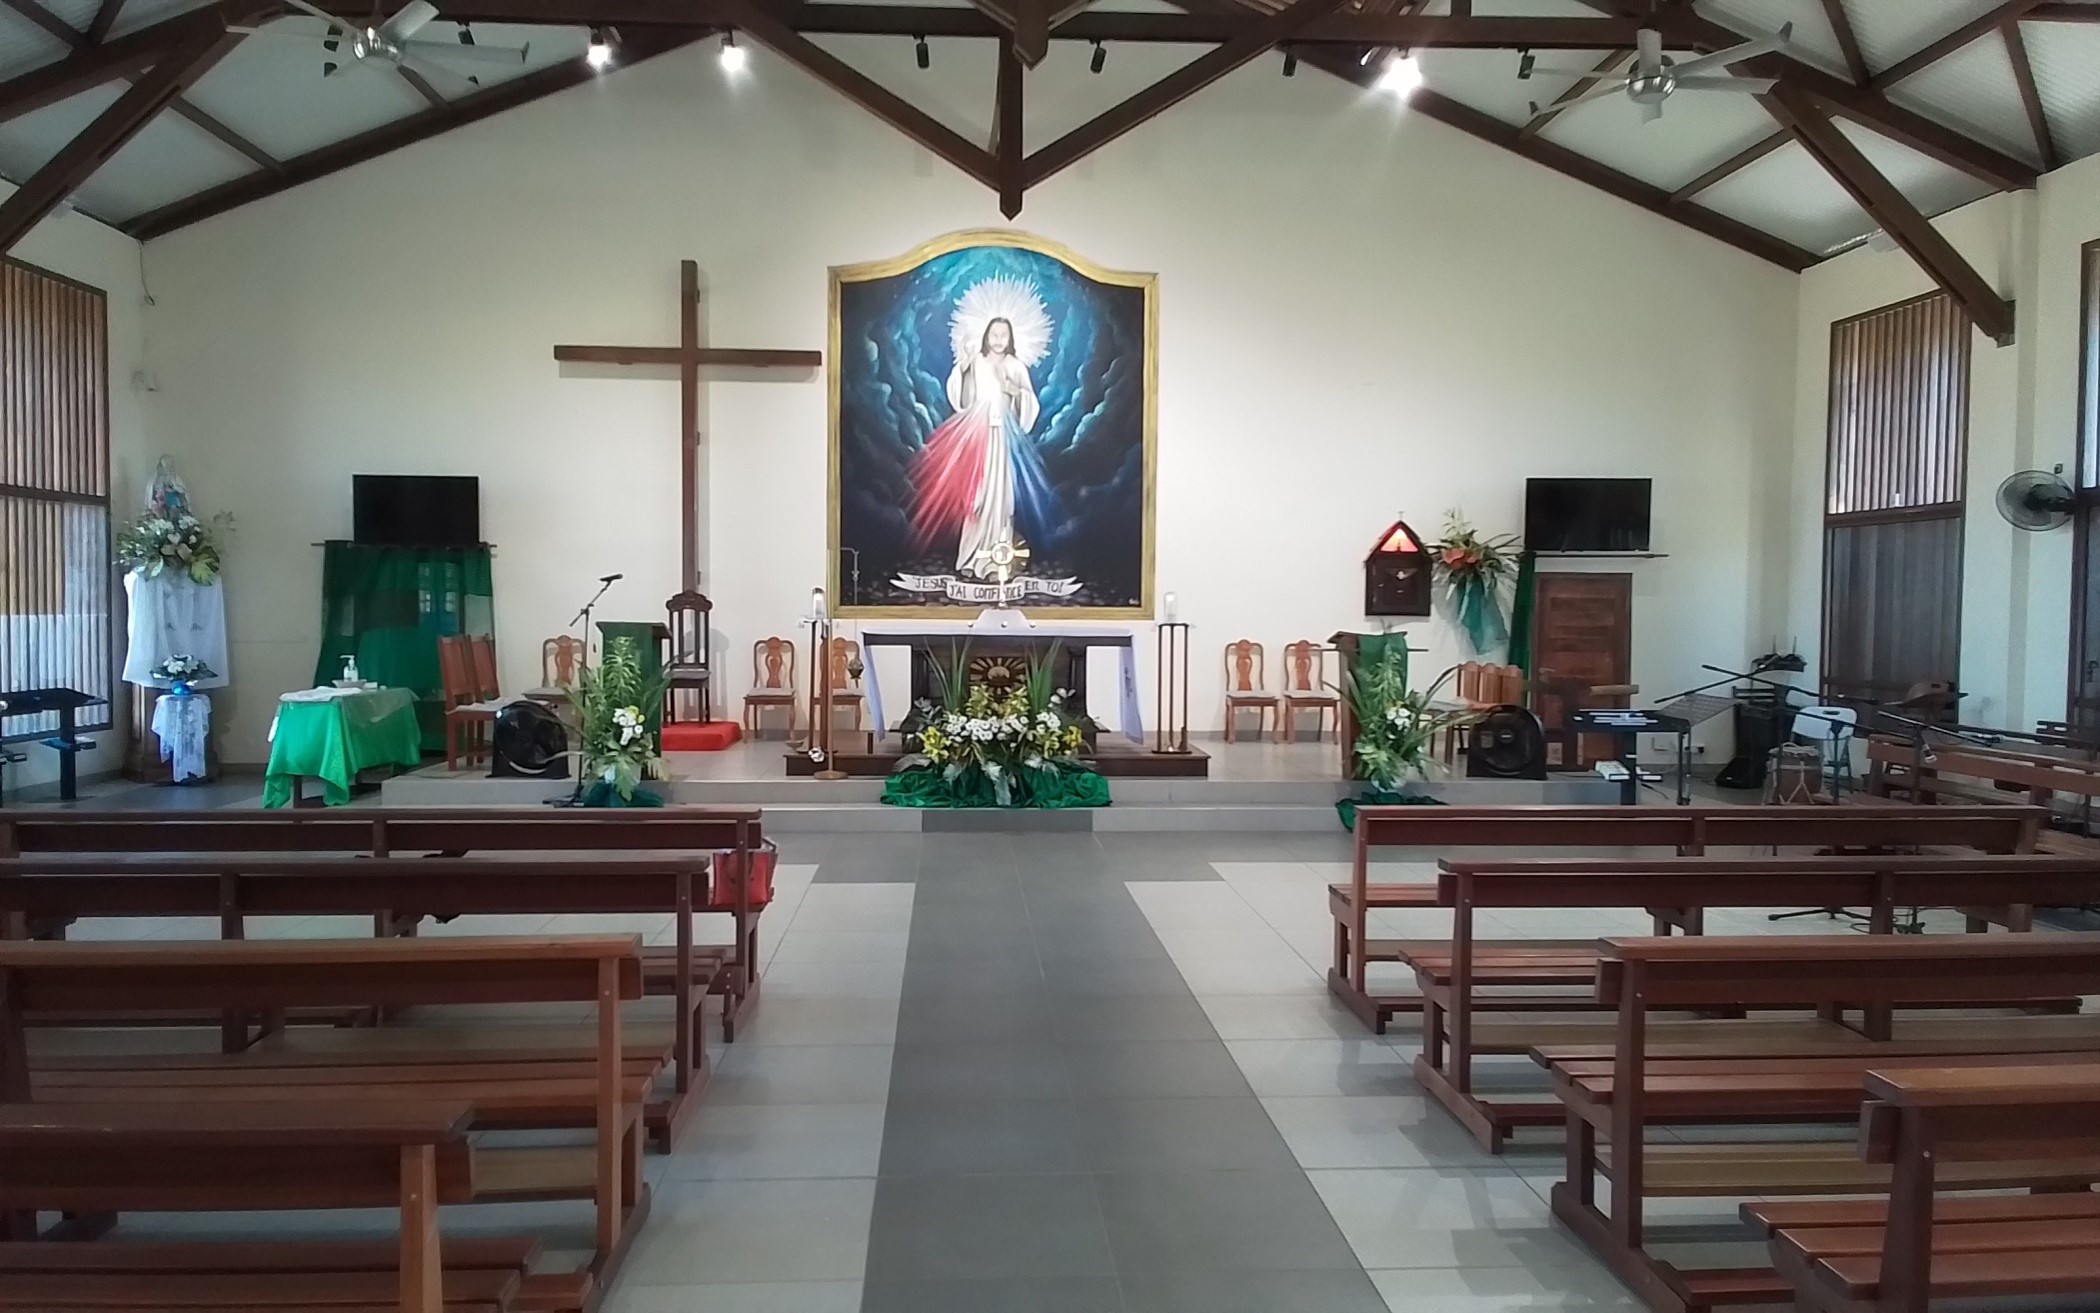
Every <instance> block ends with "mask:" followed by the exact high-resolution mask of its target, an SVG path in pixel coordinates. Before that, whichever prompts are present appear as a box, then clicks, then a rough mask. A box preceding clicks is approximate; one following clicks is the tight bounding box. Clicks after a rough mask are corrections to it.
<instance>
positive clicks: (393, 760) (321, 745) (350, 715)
mask: <svg viewBox="0 0 2100 1313" xmlns="http://www.w3.org/2000/svg"><path fill="white" fill-rule="evenodd" d="M422 749H423V731H422V729H421V728H420V727H419V726H418V725H417V723H416V696H415V694H414V693H411V692H410V691H409V690H407V689H405V688H379V689H371V690H368V691H366V692H362V693H350V694H346V695H345V696H342V697H334V698H328V699H326V700H319V699H316V700H312V701H308V700H305V699H288V700H286V701H283V702H280V703H278V704H277V724H276V727H275V728H274V729H272V730H271V740H270V766H269V769H268V771H267V772H266V773H265V774H264V776H263V806H265V807H282V806H284V805H285V804H286V803H288V802H290V801H291V800H292V793H293V791H294V787H295V778H296V777H297V776H300V775H311V776H314V777H315V778H317V779H319V780H320V781H321V800H322V801H323V802H325V803H327V804H328V805H329V806H331V807H340V806H342V805H343V804H344V803H346V802H348V801H350V785H351V782H352V781H354V780H355V779H356V778H357V773H358V772H359V771H361V770H365V769H367V768H368V767H372V766H399V767H401V768H402V769H404V770H409V769H413V768H414V767H415V766H417V765H418V764H420V763H421V761H422V759H423V756H422Z"/></svg>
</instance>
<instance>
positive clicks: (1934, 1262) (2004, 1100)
mask: <svg viewBox="0 0 2100 1313" xmlns="http://www.w3.org/2000/svg"><path fill="white" fill-rule="evenodd" d="M1866 1097H1867V1099H1868V1100H1869V1102H1868V1103H1867V1104H1866V1107H1865V1108H1864V1110H1863V1113H1862V1116H1861V1120H1860V1146H1859V1148H1860V1155H1861V1157H1862V1158H1864V1159H1866V1160H1867V1161H1868V1162H1876V1163H1887V1164H1890V1165H1891V1169H1892V1181H1891V1185H1890V1192H1889V1197H1888V1199H1887V1200H1886V1201H1883V1200H1878V1199H1876V1200H1852V1201H1846V1202H1843V1203H1839V1204H1834V1205H1833V1204H1828V1203H1770V1204H1745V1205H1744V1206H1743V1216H1744V1218H1745V1220H1746V1221H1749V1222H1750V1223H1751V1224H1752V1225H1754V1226H1757V1227H1759V1228H1761V1229H1762V1230H1763V1231H1764V1232H1765V1233H1766V1234H1767V1235H1768V1236H1770V1238H1771V1239H1770V1243H1771V1249H1772V1265H1773V1267H1775V1268H1776V1269H1778V1271H1779V1273H1780V1275H1781V1276H1782V1277H1784V1278H1785V1279H1786V1280H1787V1281H1788V1282H1790V1283H1791V1284H1792V1285H1793V1287H1794V1293H1795V1299H1796V1301H1797V1306H1798V1307H1799V1308H1800V1309H1802V1310H1803V1311H1804V1313H1926V1309H1927V1305H1928V1303H1929V1301H1931V1300H1934V1299H1954V1298H1985V1297H1997V1296H2020V1295H2085V1296H2095V1295H2100V1195H2096V1194H2094V1193H2092V1192H2091V1191H2079V1192H2076V1193H2049V1194H2032V1195H2016V1196H2011V1197H1962V1196H1954V1197H1936V1196H1935V1194H1934V1186H1935V1184H1936V1183H1937V1178H1938V1176H1939V1167H1940V1165H1941V1164H1979V1163H1981V1164H2004V1163H2008V1162H2010V1163H2022V1162H2036V1161H2049V1160H2058V1159H2066V1158H2071V1159H2087V1160H2091V1159H2094V1158H2100V1066H2096V1065H2091V1064H2084V1065H2073V1066H2046V1067H2037V1066H2024V1065H2022V1066H2015V1065H1992V1066H1982V1067H1948V1068H1912V1069H1908V1070H1898V1071H1873V1072H1869V1073H1868V1074H1867V1078H1866Z"/></svg>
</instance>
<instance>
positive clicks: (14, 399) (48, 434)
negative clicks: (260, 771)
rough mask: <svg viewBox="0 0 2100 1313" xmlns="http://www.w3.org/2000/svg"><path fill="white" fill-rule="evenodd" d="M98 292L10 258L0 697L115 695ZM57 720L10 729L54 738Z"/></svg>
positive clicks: (1, 287)
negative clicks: (38, 692)
mask: <svg viewBox="0 0 2100 1313" xmlns="http://www.w3.org/2000/svg"><path fill="white" fill-rule="evenodd" d="M105 312H106V305H105V302H104V299H103V295H102V293H101V292H99V291H97V290H96V289H94V288H91V287H84V286H81V285H80V284H78V283H74V282H69V281H67V280H66V279H63V278H57V277H54V276H52V275H50V274H47V273H44V272H43V271H41V270H38V269H33V268H30V267H29V266H27V265H24V264H18V263H16V262H14V261H12V260H6V261H0V692H10V691H19V690H23V689H32V688H52V687H62V688H74V689H79V690H80V691H81V692H83V693H88V694H92V695H93V696H95V697H98V698H102V699H104V700H105V701H104V703H103V704H102V705H100V706H96V707H88V708H85V709H84V710H83V711H82V713H81V715H80V717H79V721H78V723H79V725H80V727H81V728H83V729H106V728H108V726H109V723H110V721H109V717H110V708H109V706H108V702H107V699H108V698H109V696H110V691H111V685H112V680H113V669H112V667H113V654H114V651H115V644H114V641H113V639H114V635H113V632H112V629H111V611H110V584H111V579H110V568H109V541H110V532H109V392H108V383H109V356H108V336H107V315H106V313H105ZM56 728H57V717H55V716H17V717H14V718H12V719H9V720H7V721H6V722H5V723H4V724H0V733H4V734H5V735H6V736H7V737H10V738H19V737H26V736H29V735H34V734H44V733H50V732H51V731H52V730H54V729H56Z"/></svg>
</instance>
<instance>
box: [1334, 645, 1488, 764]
mask: <svg viewBox="0 0 2100 1313" xmlns="http://www.w3.org/2000/svg"><path fill="white" fill-rule="evenodd" d="M1455 670H1456V667H1454V668H1453V669H1452V670H1447V671H1445V672H1444V673H1443V674H1442V675H1441V676H1439V677H1438V678H1437V681H1436V683H1434V684H1432V685H1430V686H1429V688H1428V689H1426V690H1417V689H1412V688H1409V687H1408V683H1407V648H1406V646H1405V645H1404V644H1402V643H1396V642H1395V643H1387V644H1386V645H1385V647H1384V649H1383V650H1382V651H1380V652H1379V653H1378V654H1377V655H1376V656H1374V657H1372V658H1371V659H1369V660H1368V661H1365V662H1362V663H1360V664H1359V665H1358V667H1357V668H1356V669H1354V670H1349V671H1344V672H1343V674H1342V689H1343V693H1344V694H1345V695H1346V696H1347V697H1348V699H1349V706H1350V709H1351V710H1352V711H1354V712H1355V713H1356V743H1355V747H1354V751H1355V753H1356V761H1357V764H1358V765H1359V766H1361V767H1362V768H1363V772H1364V778H1365V779H1366V780H1368V781H1369V782H1370V788H1371V792H1372V794H1373V795H1383V796H1386V797H1391V796H1396V795H1398V793H1399V791H1400V785H1401V784H1402V783H1403V782H1404V781H1406V780H1409V779H1412V778H1416V777H1419V776H1422V775H1426V774H1428V773H1429V747H1430V744H1431V743H1432V742H1433V741H1434V740H1435V738H1436V736H1437V735H1438V734H1440V733H1443V732H1444V731H1446V730H1449V729H1453V728H1456V727H1457V726H1459V725H1462V724H1464V723H1466V721H1467V720H1468V719H1469V718H1470V717H1469V715H1468V713H1466V712H1463V711H1447V710H1442V709H1439V708H1438V707H1437V706H1436V705H1435V703H1436V696H1437V694H1438V693H1440V692H1442V691H1443V688H1444V685H1445V684H1447V683H1449V682H1450V680H1451V678H1452V675H1453V674H1454V673H1455Z"/></svg>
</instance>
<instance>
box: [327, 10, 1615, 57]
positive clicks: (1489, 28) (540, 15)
mask: <svg viewBox="0 0 2100 1313" xmlns="http://www.w3.org/2000/svg"><path fill="white" fill-rule="evenodd" d="M318 3H319V5H320V7H321V8H322V9H324V10H326V11H327V12H329V13H333V14H338V15H340V16H341V17H343V18H345V19H350V20H355V19H364V18H368V17H370V15H371V12H372V6H371V3H370V0H318ZM745 3H746V0H448V2H447V3H446V5H445V17H446V18H447V19H448V20H451V21H454V22H462V23H466V22H472V23H523V24H551V25H557V26H579V25H585V24H612V25H616V26H622V27H626V26H635V27H709V28H722V27H735V26H739V25H740V24H741V14H742V8H743V5H744V4H745ZM1010 3H1011V0H987V3H986V4H985V5H984V7H982V8H977V7H971V6H965V5H960V4H952V5H944V4H896V5H890V4H868V3H827V2H825V0H811V2H810V3H802V4H792V5H789V4H771V5H768V6H767V11H768V12H769V13H772V14H774V15H775V16H776V17H778V18H779V19H780V20H781V21H782V22H784V23H785V24H786V25H787V26H788V27H790V28H792V29H793V30H795V31H797V32H800V33H802V34H804V35H806V36H903V37H911V36H926V37H982V38H997V37H1000V36H1005V35H1009V34H1010V33H1011V31H1012V28H1011V26H1010V24H1009V22H1008V21H1007V20H1008V15H1009V12H1010V11H1009V8H1008V6H1009V4H1010ZM1073 9H1074V6H1072V5H1065V6H1063V7H1062V8H1059V7H1057V6H1056V5H1055V0H1053V2H1052V7H1051V8H1050V10H1049V14H1050V38H1051V39H1052V40H1064V41H1130V42H1165V43H1169V44H1184V45H1216V44H1218V43H1220V42H1223V41H1229V40H1231V39H1232V38H1233V37H1235V36H1238V35H1240V34H1241V33H1243V32H1245V31H1246V30H1247V29H1248V28H1249V27H1251V26H1252V25H1253V24H1254V23H1256V22H1259V21H1260V20H1261V18H1262V17H1263V11H1262V10H1259V9H1251V8H1249V9H1239V8H1227V9H1213V10H1206V11H1204V12H1201V13H1180V14H1174V13H1135V12H1120V11H1114V10H1096V9H1087V10H1084V11H1081V12H1071V13H1070V16H1069V17H1063V18H1060V15H1061V14H1064V13H1067V12H1070V11H1071V10H1073ZM1013 21H1015V22H1017V21H1018V16H1017V15H1015V16H1013ZM1639 26H1640V24H1639V22H1638V21H1637V20H1636V19H1634V18H1630V17H1622V16H1614V17H1599V18H1512V17H1508V16H1495V15H1476V16H1472V17H1454V16H1451V15H1447V14H1417V13H1389V14H1377V13H1336V14H1331V15H1329V16H1328V17H1326V18H1323V19H1322V20H1320V21H1319V22H1317V23H1314V24H1311V25H1310V26H1308V27H1307V28H1306V29H1305V30H1304V31H1302V32H1301V33H1300V34H1299V35H1298V36H1296V37H1294V38H1293V40H1294V41H1299V42H1316V43H1321V44H1335V45H1355V46H1367V45H1382V46H1410V47H1414V48H1416V49H1430V48H1437V47H1449V48H1453V49H1466V50H1500V49H1512V50H1513V49H1517V48H1519V47H1528V48H1530V49H1533V50H1602V49H1611V50H1617V49H1622V48H1626V47H1630V46H1632V45H1633V43H1634V31H1635V30H1636V29H1637V28H1638V27H1639Z"/></svg>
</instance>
